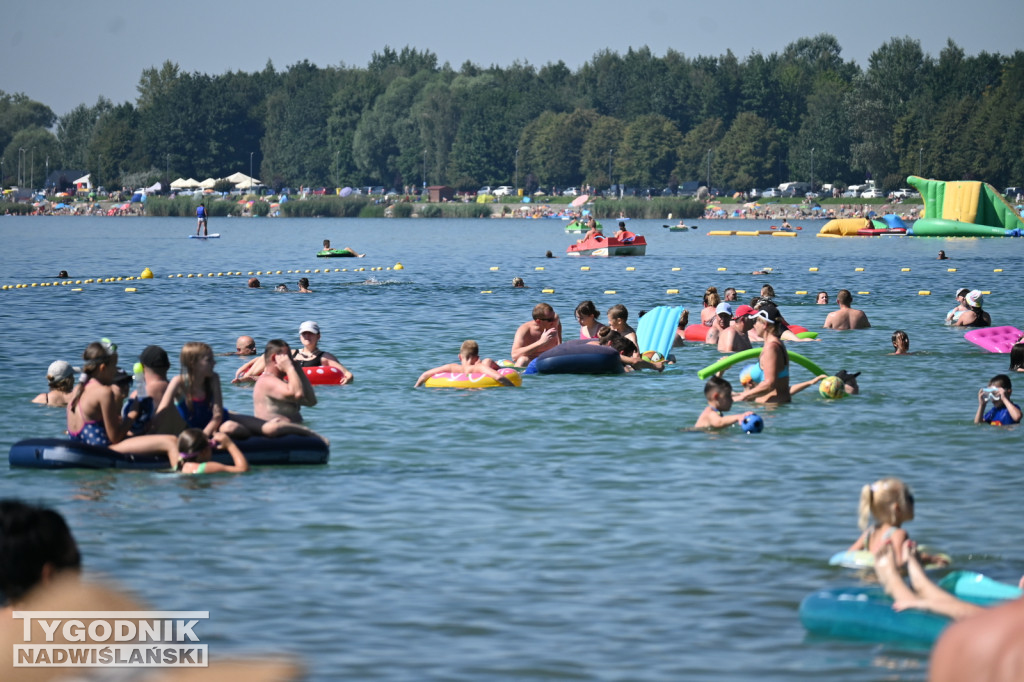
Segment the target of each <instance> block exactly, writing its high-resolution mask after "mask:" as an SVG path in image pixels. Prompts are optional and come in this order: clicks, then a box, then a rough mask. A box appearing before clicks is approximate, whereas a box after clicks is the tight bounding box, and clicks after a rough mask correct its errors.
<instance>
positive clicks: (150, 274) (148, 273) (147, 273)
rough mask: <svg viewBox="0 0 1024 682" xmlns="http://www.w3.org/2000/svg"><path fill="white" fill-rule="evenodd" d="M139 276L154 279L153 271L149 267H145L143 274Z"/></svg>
mask: <svg viewBox="0 0 1024 682" xmlns="http://www.w3.org/2000/svg"><path fill="white" fill-rule="evenodd" d="M139 277H141V278H142V279H153V271H152V270H150V269H149V268H145V269H144V270H143V271H142V274H141V275H139Z"/></svg>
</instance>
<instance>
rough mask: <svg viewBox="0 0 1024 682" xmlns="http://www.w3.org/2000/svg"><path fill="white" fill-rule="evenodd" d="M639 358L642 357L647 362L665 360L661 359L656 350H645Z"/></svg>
mask: <svg viewBox="0 0 1024 682" xmlns="http://www.w3.org/2000/svg"><path fill="white" fill-rule="evenodd" d="M640 357H642V358H643V359H644V360H646V361H647V362H661V361H662V360H664V359H665V358H663V357H661V353H659V352H658V351H656V350H645V351H644V352H643V353H641V354H640Z"/></svg>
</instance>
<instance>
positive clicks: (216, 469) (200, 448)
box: [171, 428, 249, 474]
mask: <svg viewBox="0 0 1024 682" xmlns="http://www.w3.org/2000/svg"><path fill="white" fill-rule="evenodd" d="M216 443H217V444H219V445H220V446H221V447H223V448H224V449H225V450H227V451H228V454H230V455H231V459H232V460H233V461H234V463H233V464H221V463H220V462H211V461H210V458H211V457H212V456H213V445H214V443H212V442H211V441H210V439H209V438H207V436H206V434H205V433H203V430H202V429H195V428H190V429H185V430H184V431H182V432H181V434H180V435H179V436H178V452H177V453H175V454H174V455H172V456H171V468H172V469H174V470H175V471H176V472H178V473H181V474H219V473H238V474H240V473H244V472H246V471H248V470H249V460H247V459H246V458H245V455H244V454H243V453H242V451H241V450H239V449H238V446H237V445H235V442H234V441H233V440H231V437H230V436H228V435H227V434H224V433H222V434H219V435H218V436H217V441H216Z"/></svg>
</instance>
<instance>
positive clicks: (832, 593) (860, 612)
mask: <svg viewBox="0 0 1024 682" xmlns="http://www.w3.org/2000/svg"><path fill="white" fill-rule="evenodd" d="M938 584H939V587H941V588H943V589H944V590H946V591H948V592H950V593H952V594H954V595H956V596H957V597H959V598H960V599H963V600H965V601H969V602H973V603H975V604H978V605H981V606H990V605H993V604H998V603H1000V602H1002V601H1006V600H1007V599H1015V598H1019V597H1020V596H1021V590H1020V589H1019V588H1017V587H1016V586H1013V585H1007V584H1005V583H1000V582H997V581H995V580H992V579H991V578H988V577H986V576H984V575H981V574H980V573H974V572H973V571H954V572H952V573H950V574H949V575H947V576H946V577H945V578H943V579H942V580H940V581H939V583H938ZM800 621H801V622H802V623H803V625H804V627H805V628H807V630H808V631H809V632H812V633H814V634H816V635H826V636H829V637H842V638H848V639H861V640H869V641H872V642H906V643H916V644H924V645H931V644H932V643H933V642H934V641H935V640H936V639H937V638H938V636H939V635H940V634H941V633H942V631H943V630H944V629H945V628H946V626H947V625H949V623H950V622H951V621H950V619H949V618H947V617H945V616H940V615H938V614H935V613H929V612H927V611H919V610H916V609H907V610H906V611H893V608H892V598H891V597H889V595H887V594H886V593H885V591H884V590H883V589H882V588H881V587H880V586H878V585H871V586H853V587H835V588H829V589H824V590H818V591H817V592H814V593H812V594H809V595H807V596H806V597H805V598H804V600H803V601H802V602H800Z"/></svg>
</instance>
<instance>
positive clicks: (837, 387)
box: [818, 377, 846, 398]
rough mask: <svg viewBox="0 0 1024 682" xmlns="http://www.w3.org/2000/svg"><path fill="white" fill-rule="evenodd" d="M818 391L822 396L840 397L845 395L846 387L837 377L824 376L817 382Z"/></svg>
mask: <svg viewBox="0 0 1024 682" xmlns="http://www.w3.org/2000/svg"><path fill="white" fill-rule="evenodd" d="M818 393H820V394H821V397H822V398H842V397H843V396H844V395H846V388H845V387H844V386H843V380H842V379H840V378H839V377H825V378H824V379H822V380H821V383H820V384H818Z"/></svg>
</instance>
